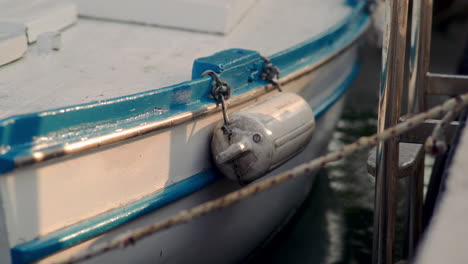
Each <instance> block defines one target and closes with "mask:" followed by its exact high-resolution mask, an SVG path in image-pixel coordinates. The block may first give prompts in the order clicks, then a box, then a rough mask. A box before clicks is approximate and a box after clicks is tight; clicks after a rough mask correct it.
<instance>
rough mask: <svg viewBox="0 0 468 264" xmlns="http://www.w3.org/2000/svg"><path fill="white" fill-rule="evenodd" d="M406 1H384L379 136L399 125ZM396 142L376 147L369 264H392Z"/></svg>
mask: <svg viewBox="0 0 468 264" xmlns="http://www.w3.org/2000/svg"><path fill="white" fill-rule="evenodd" d="M408 1H409V0H387V1H385V5H386V8H385V10H386V14H385V35H384V43H383V49H382V75H381V82H380V98H379V121H378V132H379V133H380V132H382V131H383V130H384V129H386V128H389V127H391V126H394V125H396V124H397V123H398V119H399V117H400V110H401V96H402V92H403V81H404V78H403V76H404V69H405V50H406V34H407V24H408V4H409V3H408ZM398 153H399V146H398V139H396V138H394V139H391V140H389V141H387V142H385V143H381V144H379V145H378V146H377V160H376V173H377V174H376V176H377V177H376V183H375V204H374V231H373V232H374V237H373V256H372V263H374V264H377V263H388V264H392V261H393V258H392V257H393V240H394V233H395V214H396V200H395V198H396V181H397V173H398V156H399V155H398Z"/></svg>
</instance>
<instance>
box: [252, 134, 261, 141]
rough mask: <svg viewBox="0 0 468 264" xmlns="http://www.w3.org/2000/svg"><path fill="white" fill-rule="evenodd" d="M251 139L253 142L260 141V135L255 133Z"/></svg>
mask: <svg viewBox="0 0 468 264" xmlns="http://www.w3.org/2000/svg"><path fill="white" fill-rule="evenodd" d="M252 139H253V141H254V142H255V143H258V142H260V141H262V135H260V134H259V133H256V134H255V135H253V137H252Z"/></svg>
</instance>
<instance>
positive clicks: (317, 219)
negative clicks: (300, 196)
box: [249, 111, 376, 263]
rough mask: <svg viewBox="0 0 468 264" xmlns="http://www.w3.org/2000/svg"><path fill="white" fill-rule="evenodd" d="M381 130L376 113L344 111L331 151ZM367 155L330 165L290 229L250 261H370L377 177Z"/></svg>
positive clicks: (318, 178) (321, 174)
mask: <svg viewBox="0 0 468 264" xmlns="http://www.w3.org/2000/svg"><path fill="white" fill-rule="evenodd" d="M375 130H376V115H375V113H373V112H349V111H347V112H345V113H344V114H343V116H342V117H341V120H340V121H339V123H338V125H337V129H336V132H335V133H334V135H333V140H332V142H331V143H330V146H329V150H335V149H337V148H339V147H341V146H343V145H344V144H349V143H351V142H354V141H355V140H356V139H357V138H359V137H360V136H363V135H371V134H373V133H374V132H375ZM366 160H367V152H361V153H358V154H357V155H352V156H350V157H348V158H346V159H344V160H342V161H338V162H335V163H333V164H330V165H328V166H327V167H326V168H325V169H324V170H322V171H321V172H320V173H319V174H318V175H317V178H316V182H315V184H314V186H313V188H312V191H311V193H310V195H309V196H308V197H307V199H306V201H305V202H304V204H303V206H302V207H301V208H300V210H299V212H298V213H297V214H296V215H295V217H294V218H293V219H292V220H291V221H290V222H289V223H288V225H287V226H286V227H285V228H284V229H283V230H282V231H281V232H280V233H279V234H278V235H277V236H276V237H275V238H274V239H273V240H272V241H271V242H270V243H269V244H268V245H267V246H266V247H265V248H264V249H262V250H260V252H259V253H258V254H257V255H256V256H255V257H254V258H252V259H251V260H250V261H249V263H368V262H370V258H371V254H372V252H371V248H372V224H373V222H372V219H373V218H372V217H373V213H372V207H373V196H374V178H373V177H372V176H369V175H368V174H367V172H366V167H365V162H366Z"/></svg>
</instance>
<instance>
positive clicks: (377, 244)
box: [372, 0, 468, 264]
mask: <svg viewBox="0 0 468 264" xmlns="http://www.w3.org/2000/svg"><path fill="white" fill-rule="evenodd" d="M385 5H386V6H385V10H386V14H385V16H386V18H385V27H384V28H385V32H384V39H383V48H382V73H381V82H380V93H379V119H378V132H381V131H383V130H385V129H387V128H389V127H392V126H395V125H396V124H397V123H399V122H400V121H401V120H400V119H401V113H400V111H401V107H402V105H401V104H402V95H403V88H404V86H405V84H406V85H407V88H408V105H407V114H408V115H409V116H411V115H414V114H416V113H419V112H421V111H424V110H425V109H426V108H427V103H426V100H427V96H428V95H441V94H444V95H449V96H455V95H459V94H462V93H466V92H468V76H460V75H447V74H435V73H429V64H430V49H431V29H432V10H433V0H413V1H412V13H411V17H410V21H411V23H408V20H409V19H408V15H409V14H408V13H409V7H410V1H409V0H386V1H385ZM409 29H411V32H409V31H408V30H409ZM408 33H410V47H409V56H408V58H406V50H407V47H406V46H407V34H408ZM406 63H409V64H408V76H409V78H408V82H407V83H406V82H405V78H404V76H405V74H406V72H405V66H406ZM452 123H455V124H452ZM452 123H451V124H450V126H448V130H450V129H451V127H453V126H456V122H452ZM436 124H437V121H427V122H426V123H424V124H423V125H422V126H420V127H419V128H416V129H415V130H413V131H412V132H410V133H409V134H405V135H402V136H400V137H399V138H397V139H394V140H389V141H388V142H385V143H381V144H379V145H378V147H377V153H376V162H375V175H376V184H375V203H374V234H373V256H372V263H374V264H377V263H378V264H383V263H386V264H391V263H393V244H394V236H395V221H396V206H397V203H396V202H397V201H396V198H397V197H396V186H397V180H398V178H400V177H401V175H399V174H401V171H400V167H399V166H400V165H399V150H400V145H399V144H400V143H423V142H424V141H425V140H426V138H427V137H428V136H429V134H430V133H427V131H432V130H433V128H434V127H435V125H436ZM418 129H419V130H418ZM447 134H453V133H451V132H449V133H447ZM420 150H422V145H421V146H420V149H417V150H416V151H418V153H417V155H418V156H420V157H418V158H416V159H414V160H415V164H414V166H415V167H416V168H417V170H416V173H414V174H413V175H410V177H409V184H408V190H407V195H408V197H407V200H408V203H409V206H408V222H407V225H408V226H407V230H408V233H407V242H408V245H407V247H408V256H407V257H408V258H409V259H411V258H412V257H413V256H414V254H415V248H416V246H417V243H418V241H419V238H420V235H421V232H422V206H423V180H424V179H423V178H424V172H423V167H424V153H423V151H420ZM400 163H401V161H400Z"/></svg>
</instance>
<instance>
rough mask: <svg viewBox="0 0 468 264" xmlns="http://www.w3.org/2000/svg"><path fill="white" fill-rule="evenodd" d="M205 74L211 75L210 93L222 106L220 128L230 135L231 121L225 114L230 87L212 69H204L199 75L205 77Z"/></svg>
mask: <svg viewBox="0 0 468 264" xmlns="http://www.w3.org/2000/svg"><path fill="white" fill-rule="evenodd" d="M207 75H210V76H211V77H213V80H214V81H215V83H214V84H213V87H212V88H211V95H212V96H213V98H214V99H215V100H216V101H218V103H220V104H221V107H222V111H223V119H224V126H223V127H222V129H223V131H224V134H227V135H231V134H232V130H231V129H230V127H229V126H230V124H231V123H230V122H229V116H228V114H227V105H226V100H228V99H229V98H230V97H231V87H230V86H229V84H227V83H226V82H223V81H222V80H221V79H220V78H219V76H218V74H216V73H215V72H214V71H211V70H208V71H205V72H204V73H203V74H202V75H201V76H202V77H205V76H207Z"/></svg>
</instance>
